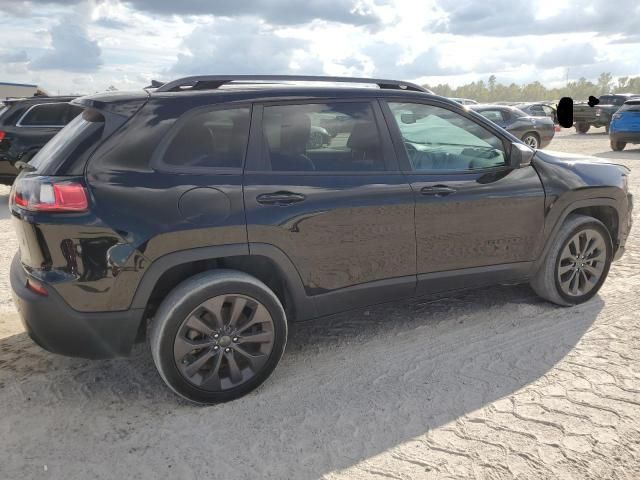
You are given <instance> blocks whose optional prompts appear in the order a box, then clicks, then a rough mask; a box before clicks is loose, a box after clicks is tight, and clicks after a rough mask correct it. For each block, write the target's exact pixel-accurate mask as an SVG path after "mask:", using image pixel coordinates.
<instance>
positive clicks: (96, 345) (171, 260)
mask: <svg viewBox="0 0 640 480" xmlns="http://www.w3.org/2000/svg"><path fill="white" fill-rule="evenodd" d="M327 99H332V100H341V99H342V100H357V101H366V102H370V104H371V105H372V107H373V109H374V111H375V116H376V122H377V123H378V126H379V128H380V133H381V135H382V141H383V146H382V147H383V151H384V156H385V159H384V160H385V164H386V165H387V170H388V171H387V172H384V173H377V172H362V173H350V174H340V173H338V172H334V173H331V172H329V173H324V172H323V173H319V172H314V173H308V172H307V173H277V172H264V171H262V172H261V171H260V170H259V169H258V167H257V165H258V163H257V160H258V158H259V157H260V154H261V149H262V146H263V145H264V142H263V139H262V138H261V132H262V129H261V124H260V122H261V113H262V108H263V106H264V105H268V104H274V103H275V104H279V103H286V102H289V103H290V102H293V103H296V102H301V103H305V102H309V101H326V100H327ZM391 100H393V101H404V102H418V103H426V104H431V105H437V106H440V107H443V108H447V109H450V110H452V111H455V112H458V113H460V114H461V115H464V116H466V117H468V118H470V119H472V120H473V121H474V122H477V123H479V124H481V125H483V126H484V127H485V128H486V129H488V130H490V131H492V132H493V133H494V134H495V135H497V136H498V137H500V138H501V139H502V140H504V142H505V144H508V145H511V142H519V140H518V139H517V138H515V137H514V136H512V135H510V134H509V133H507V132H506V131H504V130H502V129H501V128H498V127H496V126H495V125H494V124H493V123H491V122H489V121H488V120H486V119H484V118H483V117H481V116H480V115H478V114H476V113H474V112H470V111H469V110H467V109H466V108H464V107H462V106H461V105H459V104H457V103H455V102H452V101H449V100H446V99H443V98H441V97H437V96H434V95H430V94H426V93H420V92H407V91H393V90H384V89H380V90H378V89H372V88H308V87H305V88H300V87H297V88H294V87H279V88H269V89H259V90H255V89H253V90H227V91H223V90H220V91H215V90H214V91H200V92H178V93H152V94H150V95H148V96H147V94H146V93H141V94H132V95H127V94H115V95H100V96H94V97H85V98H82V99H80V100H79V101H78V102H79V103H80V104H82V105H84V106H85V107H87V108H93V109H98V110H100V111H102V112H104V113H105V115H106V116H107V117H108V118H110V119H112V120H113V121H114V122H115V127H113V126H112V127H109V121H110V120H108V122H107V127H105V134H104V136H103V138H102V140H101V143H100V144H99V145H98V146H97V148H96V149H95V150H94V151H93V154H92V155H91V157H90V158H89V160H88V161H86V164H85V165H84V167H83V174H82V175H80V176H78V177H74V178H75V179H76V180H78V181H82V182H84V184H85V185H86V188H87V190H88V192H89V194H90V210H89V212H88V213H78V214H58V215H52V214H46V213H37V214H36V213H29V212H26V211H24V210H22V209H20V208H18V207H13V208H12V214H13V217H14V226H15V228H16V230H17V232H18V235H19V244H20V252H19V254H18V255H17V257H16V260H15V261H14V263H13V265H12V274H11V276H12V286H13V289H14V292H15V299H16V303H17V305H18V307H19V309H20V311H21V314H22V316H23V319H24V322H25V324H26V326H27V329H28V331H29V332H30V333H31V335H32V337H33V338H34V339H35V340H36V341H37V342H38V343H39V344H41V345H42V346H44V347H45V348H47V349H49V350H51V351H54V352H58V353H64V354H69V355H80V356H87V357H108V356H113V355H123V354H126V353H127V352H128V351H129V349H130V348H131V346H132V344H133V343H134V340H135V339H136V337H137V336H139V335H138V334H139V333H140V332H142V331H143V330H144V322H143V320H144V319H145V318H147V317H149V316H152V315H153V312H154V309H155V308H156V307H157V304H158V302H160V301H162V299H163V298H164V296H165V295H166V293H167V292H168V290H169V289H171V288H173V287H174V286H175V285H176V284H177V283H178V282H179V281H181V280H183V279H184V278H186V277H188V276H189V275H192V274H194V273H197V272H198V271H202V270H206V269H210V268H233V269H238V270H243V271H246V272H248V273H250V274H252V275H255V276H257V277H258V278H260V279H261V280H262V281H264V282H265V283H267V285H269V286H270V287H272V288H273V289H274V290H275V291H276V292H277V293H278V294H279V296H280V297H281V299H282V301H283V303H284V304H285V307H286V310H287V313H288V315H289V316H290V317H291V318H295V319H296V320H304V319H308V318H312V317H315V316H320V315H326V314H332V313H337V312H341V311H345V310H348V309H351V308H355V307H360V306H364V305H371V304H376V303H381V302H384V301H389V300H395V299H399V298H404V297H411V296H414V295H423V294H429V293H435V292H441V291H446V290H453V289H460V288H468V287H476V286H481V285H490V284H495V283H500V282H522V281H526V280H527V279H528V278H529V277H530V276H531V274H532V272H534V271H535V268H536V265H537V262H538V261H539V260H540V259H541V258H542V257H543V255H544V252H545V248H546V246H548V245H549V243H550V241H551V239H552V238H553V236H554V234H555V232H556V231H557V229H558V227H559V225H560V224H561V223H562V221H563V219H564V218H565V217H566V216H567V215H568V214H569V213H570V212H572V211H575V209H578V208H582V209H584V208H592V207H595V208H606V209H611V214H612V215H614V216H615V218H616V219H617V220H616V222H615V223H613V224H612V225H611V229H612V230H611V233H612V237H613V241H614V245H615V250H616V252H617V255H618V256H619V255H620V254H621V253H622V251H623V250H624V243H625V240H626V238H627V235H628V233H629V229H630V225H631V223H630V222H631V215H630V210H631V200H630V198H631V197H630V195H628V193H627V189H626V175H627V173H628V172H627V170H626V169H624V167H619V166H615V165H610V164H604V163H603V162H597V161H596V160H595V159H594V160H592V159H576V158H569V159H565V158H558V157H555V156H552V155H550V154H548V153H544V152H537V153H536V155H535V157H534V159H533V161H532V163H531V164H527V165H507V166H503V167H500V168H492V169H489V170H486V171H475V172H464V173H451V172H449V173H447V172H443V173H432V174H425V173H414V172H411V171H410V167H409V160H408V158H407V154H406V152H405V150H404V149H403V147H402V139H401V138H399V132H398V129H397V126H395V125H392V124H390V122H389V119H390V117H389V111H388V108H387V106H386V103H385V102H386V101H391ZM220 104H225V105H241V106H249V107H251V108H252V119H251V129H250V136H249V141H248V145H247V150H246V160H245V164H244V167H243V168H241V169H237V170H233V169H231V170H226V171H210V172H206V173H203V172H197V173H196V172H191V173H190V172H188V171H185V172H182V173H175V172H171V173H167V172H163V171H160V170H158V169H156V168H154V167H153V166H152V165H153V161H152V158H153V156H154V151H155V150H156V147H157V146H158V145H159V144H160V143H161V142H162V140H163V138H165V136H166V135H167V134H168V132H169V131H170V129H171V127H172V125H173V124H174V122H175V121H176V119H178V118H180V117H181V116H182V115H183V114H185V113H187V112H189V111H190V110H192V109H194V108H202V107H203V106H206V105H211V106H212V107H216V106H219V105H220ZM73 168H74V169H77V168H78V165H74V167H73ZM67 173H68V172H65V171H58V172H47V174H48V175H53V176H56V175H58V176H60V175H66V174H67ZM36 174H38V172H35V173H27V172H23V173H21V175H22V176H28V175H36ZM436 185H446V186H450V187H451V188H453V189H455V194H453V195H446V196H438V195H424V194H423V193H422V192H423V189H424V187H431V186H436ZM277 192H289V193H294V194H296V195H300V196H301V197H302V198H304V201H299V202H297V203H294V204H289V205H286V206H283V205H278V204H267V205H265V204H262V203H260V202H259V201H258V197H259V196H260V195H263V194H272V193H277ZM29 276H31V277H32V278H35V279H37V280H39V281H40V282H41V283H42V284H43V285H44V286H45V287H46V288H47V289H48V290H49V292H50V295H49V296H48V297H41V296H38V295H37V294H35V293H33V292H32V291H30V290H28V289H27V288H26V287H25V282H26V278H27V277H29Z"/></svg>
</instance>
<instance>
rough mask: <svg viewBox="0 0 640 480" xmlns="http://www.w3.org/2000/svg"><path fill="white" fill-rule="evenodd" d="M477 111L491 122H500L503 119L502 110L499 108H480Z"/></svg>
mask: <svg viewBox="0 0 640 480" xmlns="http://www.w3.org/2000/svg"><path fill="white" fill-rule="evenodd" d="M478 113H479V114H480V115H482V116H483V117H484V118H486V119H487V120H491V121H492V122H497V123H500V122H502V121H503V120H504V119H503V117H502V112H501V111H500V110H482V111H480V112H478Z"/></svg>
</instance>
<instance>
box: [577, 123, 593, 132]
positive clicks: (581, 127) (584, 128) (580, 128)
mask: <svg viewBox="0 0 640 480" xmlns="http://www.w3.org/2000/svg"><path fill="white" fill-rule="evenodd" d="M590 128H591V125H589V124H588V123H587V122H576V132H578V133H587V132H588V131H589V129H590Z"/></svg>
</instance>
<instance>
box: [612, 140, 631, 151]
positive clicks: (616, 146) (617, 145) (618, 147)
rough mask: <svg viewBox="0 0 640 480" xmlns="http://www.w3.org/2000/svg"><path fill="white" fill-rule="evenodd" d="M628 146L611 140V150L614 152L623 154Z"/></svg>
mask: <svg viewBox="0 0 640 480" xmlns="http://www.w3.org/2000/svg"><path fill="white" fill-rule="evenodd" d="M626 146H627V144H626V142H616V141H613V140H611V150H613V151H614V152H621V151H622V150H624V147H626Z"/></svg>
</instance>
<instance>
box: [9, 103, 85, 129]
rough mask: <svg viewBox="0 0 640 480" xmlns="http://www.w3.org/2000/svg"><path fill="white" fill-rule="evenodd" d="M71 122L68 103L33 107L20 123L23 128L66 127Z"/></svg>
mask: <svg viewBox="0 0 640 480" xmlns="http://www.w3.org/2000/svg"><path fill="white" fill-rule="evenodd" d="M74 108H78V107H74ZM80 111H82V110H80ZM80 111H79V112H78V113H80ZM70 120H71V119H70V118H69V104H68V103H44V104H41V105H34V106H33V107H31V108H30V109H29V110H28V111H27V113H26V114H25V116H24V117H23V118H22V119H21V120H20V122H19V123H20V126H23V127H64V126H65V125H66V124H67V123H69V121H70Z"/></svg>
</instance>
